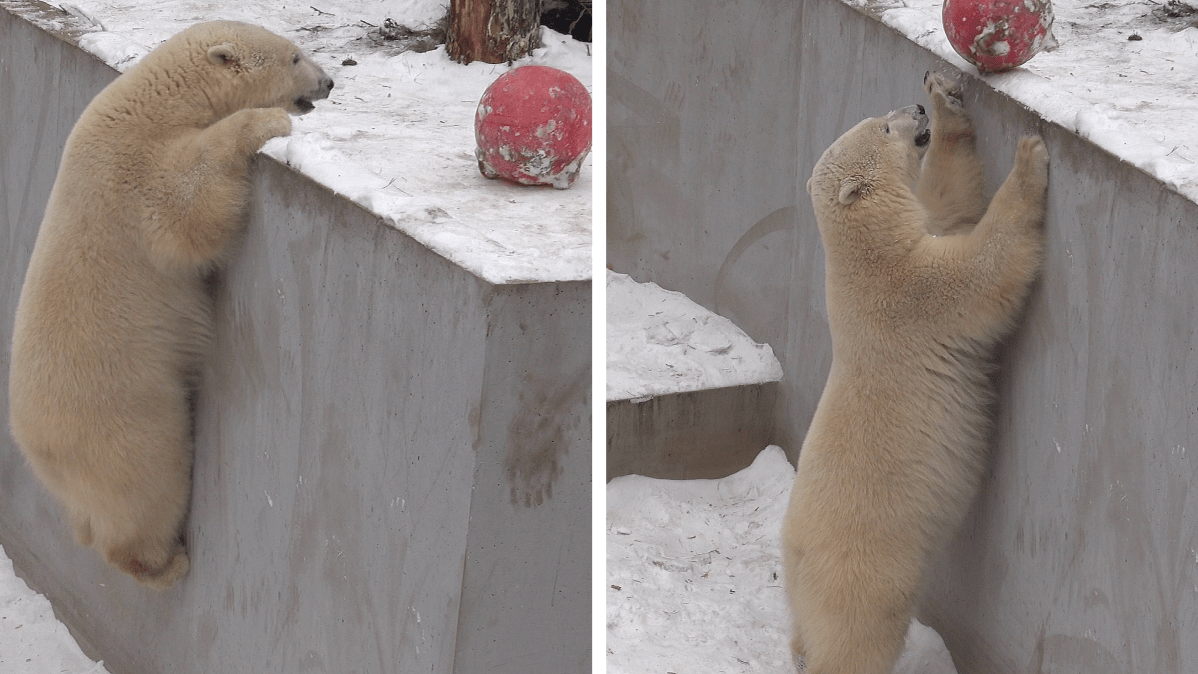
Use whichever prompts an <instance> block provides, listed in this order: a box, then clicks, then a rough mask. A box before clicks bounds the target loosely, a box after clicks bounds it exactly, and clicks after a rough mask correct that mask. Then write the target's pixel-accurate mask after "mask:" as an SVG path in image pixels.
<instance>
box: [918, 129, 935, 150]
mask: <svg viewBox="0 0 1198 674" xmlns="http://www.w3.org/2000/svg"><path fill="white" fill-rule="evenodd" d="M931 141H932V131H931V130H930V129H924V130H923V133H921V134H919V135H918V136H916V137H915V147H923V146H924V145H927V144H928V143H930V142H931Z"/></svg>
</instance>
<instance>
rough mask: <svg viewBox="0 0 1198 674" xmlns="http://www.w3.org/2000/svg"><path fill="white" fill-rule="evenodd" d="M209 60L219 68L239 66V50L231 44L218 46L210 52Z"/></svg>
mask: <svg viewBox="0 0 1198 674" xmlns="http://www.w3.org/2000/svg"><path fill="white" fill-rule="evenodd" d="M208 60H209V61H212V62H213V63H214V64H216V65H218V66H232V65H237V62H238V61H240V60H241V59H239V58H237V50H236V48H234V47H233V45H231V44H227V43H226V44H218V45H216V46H215V47H212V48H211V49H209V50H208Z"/></svg>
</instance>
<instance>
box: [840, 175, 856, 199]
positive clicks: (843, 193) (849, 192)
mask: <svg viewBox="0 0 1198 674" xmlns="http://www.w3.org/2000/svg"><path fill="white" fill-rule="evenodd" d="M859 196H861V179H860V178H845V179H844V182H842V183H840V203H842V204H844V205H845V206H848V205H849V204H851V203H853V202H854V201H856V200H857V197H859Z"/></svg>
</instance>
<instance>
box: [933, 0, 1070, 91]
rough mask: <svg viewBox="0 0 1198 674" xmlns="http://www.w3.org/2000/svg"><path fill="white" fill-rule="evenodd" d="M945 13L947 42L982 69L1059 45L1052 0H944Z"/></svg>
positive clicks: (1014, 63) (1011, 64)
mask: <svg viewBox="0 0 1198 674" xmlns="http://www.w3.org/2000/svg"><path fill="white" fill-rule="evenodd" d="M943 17H944V32H945V34H947V35H948V43H949V44H951V45H952V46H953V49H955V50H957V53H958V54H960V55H961V56H962V57H963V58H964V59H965V60H966V61H969V62H970V63H972V64H973V65H975V66H977V68H978V70H980V71H981V72H983V73H1001V72H1003V71H1006V70H1010V69H1012V68H1015V67H1018V66H1020V65H1022V64H1023V63H1025V62H1026V61H1027V60H1028V59H1030V58H1031V57H1033V56H1035V55H1036V54H1037V53H1039V52H1041V51H1051V50H1053V49H1056V47H1057V40H1056V37H1054V36H1053V34H1052V4H1051V3H1050V2H1049V0H945V2H944V14H943Z"/></svg>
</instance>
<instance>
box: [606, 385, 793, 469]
mask: <svg viewBox="0 0 1198 674" xmlns="http://www.w3.org/2000/svg"><path fill="white" fill-rule="evenodd" d="M777 395H778V382H775V381H771V382H766V383H764V384H746V385H744V386H726V387H723V388H714V389H705V390H702V391H686V392H684V393H674V394H671V395H661V396H654V397H652V398H649V399H648V400H644V401H642V402H636V401H633V400H609V401H608V402H607V479H608V481H611V479H612V478H616V477H620V476H621V475H633V474H635V475H645V476H647V477H656V478H665V479H669V480H700V479H711V478H717V477H724V476H725V475H731V474H732V473H735V472H736V471H738V470H741V469H743V468H747V467H749V464H751V463H753V459H755V458H757V455H758V454H759V453H760V452H761V450H762V448H763V447H765V446H766V445H767V444H769V440H770V431H771V429H772V428H773V425H774V405H775V403H776V400H777Z"/></svg>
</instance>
